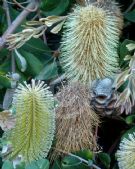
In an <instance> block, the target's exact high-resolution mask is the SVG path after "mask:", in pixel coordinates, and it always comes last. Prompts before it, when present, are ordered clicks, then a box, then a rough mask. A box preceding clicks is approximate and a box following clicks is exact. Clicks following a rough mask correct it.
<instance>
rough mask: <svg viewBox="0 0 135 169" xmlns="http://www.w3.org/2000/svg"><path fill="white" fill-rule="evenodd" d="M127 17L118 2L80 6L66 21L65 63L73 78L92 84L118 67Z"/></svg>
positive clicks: (63, 46)
mask: <svg viewBox="0 0 135 169" xmlns="http://www.w3.org/2000/svg"><path fill="white" fill-rule="evenodd" d="M122 26H123V18H122V15H121V12H120V10H119V7H118V6H117V4H116V3H115V2H114V1H111V0H106V1H103V0H102V1H99V2H97V1H96V0H89V1H88V2H87V4H86V5H85V6H79V5H77V6H76V7H75V8H74V9H73V12H71V13H70V14H69V16H68V18H67V21H66V22H65V26H64V27H65V31H64V33H63V38H62V44H61V51H62V52H61V53H62V54H61V55H62V56H61V63H62V64H63V68H64V70H65V73H66V76H67V78H68V79H69V80H70V81H80V82H82V83H84V84H85V83H91V82H92V81H93V80H95V79H97V78H103V77H105V76H111V75H113V74H114V73H115V72H116V71H117V70H118V55H117V46H118V41H119V36H120V33H121V29H122Z"/></svg>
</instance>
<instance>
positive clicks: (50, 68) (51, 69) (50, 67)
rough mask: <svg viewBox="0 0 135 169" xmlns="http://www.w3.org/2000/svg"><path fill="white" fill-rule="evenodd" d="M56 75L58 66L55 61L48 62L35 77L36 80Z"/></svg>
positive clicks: (47, 78)
mask: <svg viewBox="0 0 135 169" xmlns="http://www.w3.org/2000/svg"><path fill="white" fill-rule="evenodd" d="M57 76H58V68H57V64H56V62H55V61H54V62H51V63H48V64H46V65H45V66H44V68H43V69H42V70H41V72H40V73H39V75H38V76H37V77H36V79H38V80H49V79H53V78H55V77H57Z"/></svg>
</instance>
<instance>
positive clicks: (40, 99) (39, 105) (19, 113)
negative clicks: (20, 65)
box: [9, 80, 55, 162]
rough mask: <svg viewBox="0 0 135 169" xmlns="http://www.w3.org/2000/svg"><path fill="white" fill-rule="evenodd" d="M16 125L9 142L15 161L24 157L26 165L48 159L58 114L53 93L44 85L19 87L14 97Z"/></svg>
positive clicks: (41, 83)
mask: <svg viewBox="0 0 135 169" xmlns="http://www.w3.org/2000/svg"><path fill="white" fill-rule="evenodd" d="M13 107H14V108H15V110H16V125H15V128H14V129H13V130H12V131H11V135H10V136H9V140H10V141H11V143H12V146H13V151H12V153H11V156H10V157H11V158H14V157H16V156H17V155H19V154H20V155H22V156H23V158H24V160H25V161H26V162H30V161H32V160H35V159H39V158H41V157H46V156H47V154H48V151H49V149H50V148H51V144H52V140H53V136H54V129H55V113H54V99H53V95H52V93H51V92H50V91H49V90H48V87H47V86H46V84H44V82H41V81H38V82H37V83H36V82H35V80H32V84H31V85H30V84H27V83H24V84H19V86H18V88H17V89H16V91H15V94H14V97H13Z"/></svg>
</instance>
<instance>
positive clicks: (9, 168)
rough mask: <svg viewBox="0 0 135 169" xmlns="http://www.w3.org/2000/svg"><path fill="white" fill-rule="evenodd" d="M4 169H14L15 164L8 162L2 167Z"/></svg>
mask: <svg viewBox="0 0 135 169" xmlns="http://www.w3.org/2000/svg"><path fill="white" fill-rule="evenodd" d="M2 169H14V167H13V163H12V162H10V161H9V160H6V161H5V162H4V164H3V166H2Z"/></svg>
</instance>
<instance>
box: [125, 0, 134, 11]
mask: <svg viewBox="0 0 135 169" xmlns="http://www.w3.org/2000/svg"><path fill="white" fill-rule="evenodd" d="M134 5H135V0H133V2H132V3H131V5H130V6H129V7H128V8H127V10H126V11H125V12H124V13H127V12H129V11H130V10H131V9H132V8H133V6H134Z"/></svg>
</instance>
